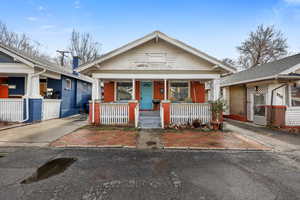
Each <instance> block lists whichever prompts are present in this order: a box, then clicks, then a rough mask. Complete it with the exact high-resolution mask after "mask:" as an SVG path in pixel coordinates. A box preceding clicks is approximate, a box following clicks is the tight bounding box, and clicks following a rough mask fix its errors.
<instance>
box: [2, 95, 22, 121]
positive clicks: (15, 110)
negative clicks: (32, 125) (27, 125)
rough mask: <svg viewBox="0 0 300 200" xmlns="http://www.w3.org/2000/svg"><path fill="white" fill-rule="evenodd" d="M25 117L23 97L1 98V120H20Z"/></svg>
mask: <svg viewBox="0 0 300 200" xmlns="http://www.w3.org/2000/svg"><path fill="white" fill-rule="evenodd" d="M23 119H24V100H23V99H0V121H7V122H20V121H22V120H23Z"/></svg>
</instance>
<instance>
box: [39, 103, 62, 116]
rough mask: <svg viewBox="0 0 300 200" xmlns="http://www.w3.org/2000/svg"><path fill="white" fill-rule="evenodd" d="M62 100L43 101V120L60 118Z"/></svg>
mask: <svg viewBox="0 0 300 200" xmlns="http://www.w3.org/2000/svg"><path fill="white" fill-rule="evenodd" d="M60 104H61V100H60V99H43V105H42V120H48V119H55V118H59V114H60Z"/></svg>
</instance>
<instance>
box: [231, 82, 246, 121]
mask: <svg viewBox="0 0 300 200" xmlns="http://www.w3.org/2000/svg"><path fill="white" fill-rule="evenodd" d="M229 95H230V115H238V116H246V110H245V103H246V87H244V86H231V87H230V94H229Z"/></svg>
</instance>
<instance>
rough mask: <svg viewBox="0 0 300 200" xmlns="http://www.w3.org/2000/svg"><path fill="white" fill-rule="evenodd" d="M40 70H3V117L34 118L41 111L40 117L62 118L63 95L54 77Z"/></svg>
mask: <svg viewBox="0 0 300 200" xmlns="http://www.w3.org/2000/svg"><path fill="white" fill-rule="evenodd" d="M0 71H1V68H0ZM15 72H16V71H15ZM40 72H43V71H40ZM40 72H36V73H34V70H28V72H27V71H26V70H23V71H22V73H13V72H10V73H7V72H6V73H4V72H3V70H2V73H1V72H0V121H2V122H31V121H35V119H37V118H36V117H37V116H38V115H39V116H40V117H39V119H38V121H40V120H47V119H53V118H59V115H60V104H61V99H60V97H59V95H57V94H54V93H53V88H54V86H53V84H52V83H51V82H52V80H54V81H55V79H52V78H49V77H47V76H44V75H41V74H40Z"/></svg>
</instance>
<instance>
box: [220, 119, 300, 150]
mask: <svg viewBox="0 0 300 200" xmlns="http://www.w3.org/2000/svg"><path fill="white" fill-rule="evenodd" d="M225 128H226V129H229V130H232V131H235V132H238V133H239V134H240V135H242V136H245V137H246V138H249V139H251V140H255V141H257V142H259V143H262V144H264V145H266V146H268V147H271V148H272V149H274V150H275V151H282V152H293V151H300V135H292V134H289V133H287V132H282V131H280V130H278V131H277V130H272V129H270V128H266V127H260V126H256V125H253V124H249V123H244V122H239V121H235V120H226V123H225Z"/></svg>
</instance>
